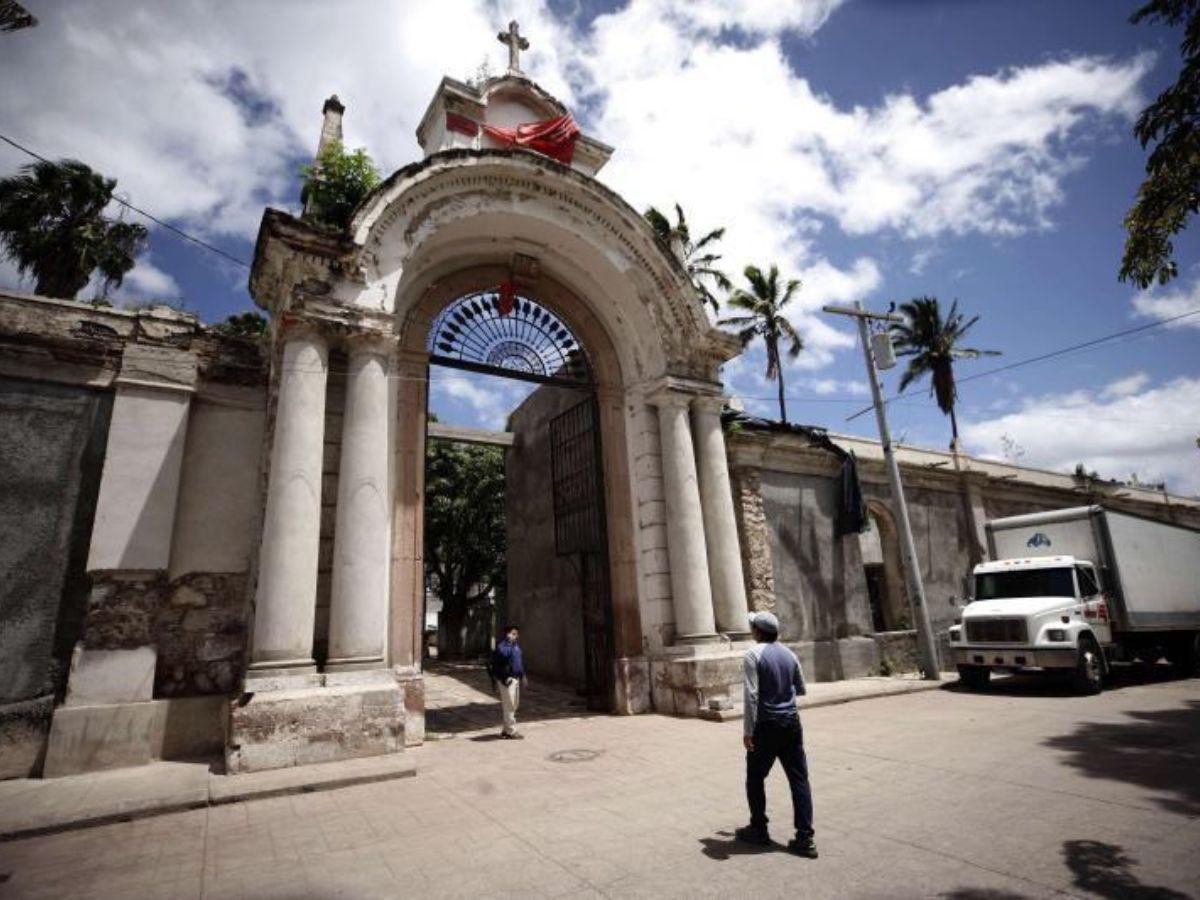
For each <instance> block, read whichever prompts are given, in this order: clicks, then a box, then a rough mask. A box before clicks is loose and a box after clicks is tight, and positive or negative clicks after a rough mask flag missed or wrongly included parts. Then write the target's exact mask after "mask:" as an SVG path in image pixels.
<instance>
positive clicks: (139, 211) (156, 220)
mask: <svg viewBox="0 0 1200 900" xmlns="http://www.w3.org/2000/svg"><path fill="white" fill-rule="evenodd" d="M0 141H4V143H6V144H8V145H9V146H11V147H15V148H16V149H17V150H20V151H21V152H22V153H25V154H28V155H29V156H32V157H33V158H34V159H40V160H41V161H42V162H46V163H51V164H53V160H49V159H46V157H44V156H42V155H41V154H40V153H35V152H34V151H32V150H30V149H29V148H28V147H23V146H21V145H20V144H18V143H17V142H16V141H14V140H13V139H12V138H10V137H8V136H6V135H3V134H0ZM112 199H113V200H114V201H116V202H117V203H119V204H121V205H122V206H124V207H125V208H126V209H129V210H131V211H133V212H135V213H137V214H138V215H139V216H144V217H145V218H147V219H149V220H150V221H151V222H153V223H154V224H155V225H160V226H162V227H163V228H165V229H167V230H168V231H171V232H174V233H175V234H177V235H178V236H179V237H181V238H183V239H184V240H185V241H191V242H192V243H193V244H198V245H199V246H201V247H203V248H204V249H205V250H210V251H212V252H213V253H216V254H218V255H220V256H223V257H225V258H226V259H227V260H229V261H230V262H232V263H237V264H238V265H239V266H244V267H245V268H247V269H249V268H250V263H248V262H246V261H245V260H244V259H238V258H237V257H236V256H234V255H233V254H231V253H226V252H225V251H224V250H222V249H221V248H220V247H216V246H214V245H213V244H210V243H208V242H207V241H204V240H201V239H200V238H198V237H196V236H195V235H192V234H188V233H187V232H186V231H184V230H183V229H182V228H176V227H175V226H174V225H172V224H171V223H170V222H164V221H163V220H162V219H160V218H159V217H158V216H156V215H153V214H151V213H148V212H146V210H144V209H141V208H139V207H137V206H134V205H133V204H132V203H130V202H129V201H128V200H122V199H121V198H120V197H117V196H114V197H113V198H112Z"/></svg>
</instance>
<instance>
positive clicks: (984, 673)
mask: <svg viewBox="0 0 1200 900" xmlns="http://www.w3.org/2000/svg"><path fill="white" fill-rule="evenodd" d="M991 677H992V670H991V669H989V668H988V667H987V666H959V667H958V680H959V681H961V682H962V683H963V685H964V686H965V687H966V689H967V690H968V691H986V690H987V686H988V682H989V681H990V680H991Z"/></svg>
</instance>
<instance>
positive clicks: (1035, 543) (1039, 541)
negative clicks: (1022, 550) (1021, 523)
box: [1025, 531, 1050, 547]
mask: <svg viewBox="0 0 1200 900" xmlns="http://www.w3.org/2000/svg"><path fill="white" fill-rule="evenodd" d="M1025 546H1026V547H1049V546H1050V538H1048V537H1046V536H1045V535H1044V534H1042V533H1041V532H1040V531H1035V532H1034V533H1033V537H1031V538H1030V539H1029V540H1027V541H1026V542H1025Z"/></svg>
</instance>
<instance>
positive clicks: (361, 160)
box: [300, 141, 379, 229]
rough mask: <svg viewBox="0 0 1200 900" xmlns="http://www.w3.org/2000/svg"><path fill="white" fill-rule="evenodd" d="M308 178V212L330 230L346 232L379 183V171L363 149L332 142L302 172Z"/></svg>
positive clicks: (304, 194) (305, 195)
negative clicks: (361, 204) (349, 148)
mask: <svg viewBox="0 0 1200 900" xmlns="http://www.w3.org/2000/svg"><path fill="white" fill-rule="evenodd" d="M300 174H301V175H302V176H303V178H304V189H303V191H302V192H301V195H300V196H301V199H302V200H303V201H304V208H305V210H306V213H307V214H308V215H309V217H310V218H312V219H313V220H314V221H316V222H317V223H319V224H321V225H325V226H327V227H329V228H335V229H343V228H346V227H348V226H349V224H350V219H351V218H352V217H353V215H354V211H355V210H356V209H358V205H359V204H360V203H362V201H363V198H364V197H366V196H367V194H369V193H370V192H371V191H372V190H373V189H374V188H375V187H376V185H378V184H379V170H378V169H376V168H375V164H374V163H373V162H372V161H371V157H370V156H368V155H367V151H366V150H364V149H363V148H362V147H359V148H358V149H357V150H353V151H350V150H347V149H346V148H345V147H343V146H342V144H341V142H340V141H332V142H331V143H329V144H327V145H326V147H325V149H324V150H322V151H321V154H320V156H318V157H317V160H316V162H315V163H314V164H313V165H311V166H304V167H303V168H302V169H301V170H300Z"/></svg>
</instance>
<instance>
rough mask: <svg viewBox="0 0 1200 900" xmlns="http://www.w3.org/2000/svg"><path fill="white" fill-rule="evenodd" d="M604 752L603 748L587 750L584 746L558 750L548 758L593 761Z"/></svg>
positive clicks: (569, 761) (567, 760) (566, 761)
mask: <svg viewBox="0 0 1200 900" xmlns="http://www.w3.org/2000/svg"><path fill="white" fill-rule="evenodd" d="M603 752H604V751H603V750H586V749H583V748H580V749H577V750H558V751H557V752H555V753H551V754H550V755H549V756H547V757H546V759H548V760H550V762H557V763H577V762H591V761H592V760H593V759H595V758H596V757H597V756H599V755H600V754H601V753H603Z"/></svg>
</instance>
